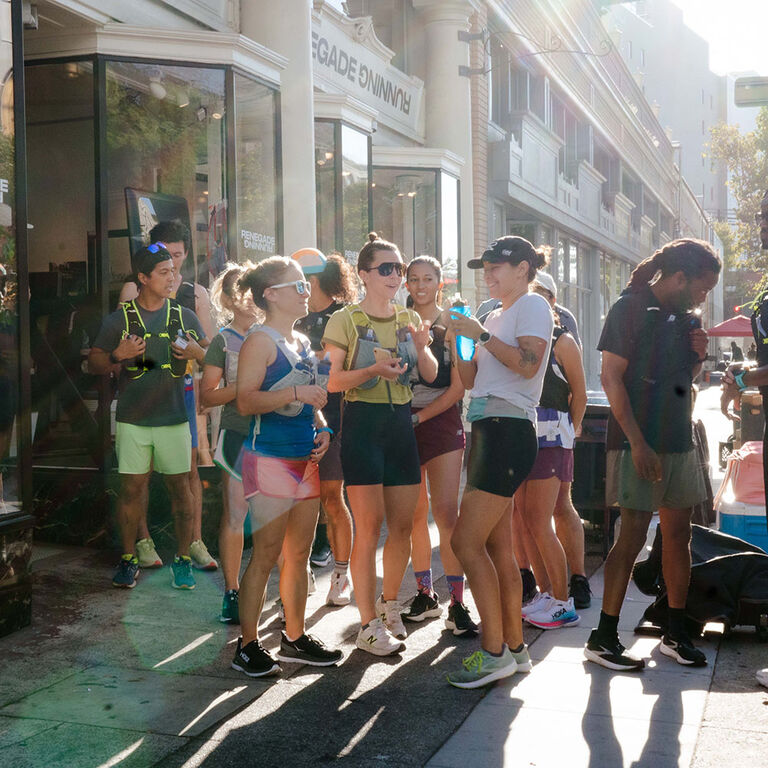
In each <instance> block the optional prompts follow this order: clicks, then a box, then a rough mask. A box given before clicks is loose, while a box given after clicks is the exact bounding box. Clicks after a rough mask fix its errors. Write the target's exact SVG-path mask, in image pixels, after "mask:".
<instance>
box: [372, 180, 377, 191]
mask: <svg viewBox="0 0 768 768" xmlns="http://www.w3.org/2000/svg"><path fill="white" fill-rule="evenodd" d="M375 186H376V182H375V181H372V182H371V189H373V188H374V187H375Z"/></svg>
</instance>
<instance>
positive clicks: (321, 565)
mask: <svg viewBox="0 0 768 768" xmlns="http://www.w3.org/2000/svg"><path fill="white" fill-rule="evenodd" d="M332 562H333V554H331V555H329V556H328V557H326V558H324V559H323V560H319V559H318V560H313V559H312V558H311V557H310V558H309V564H310V565H314V566H315V568H325V566H326V565H330V564H331V563H332Z"/></svg>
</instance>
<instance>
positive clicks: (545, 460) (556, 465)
mask: <svg viewBox="0 0 768 768" xmlns="http://www.w3.org/2000/svg"><path fill="white" fill-rule="evenodd" d="M551 477H556V478H557V479H558V480H559V481H560V482H561V483H572V482H573V449H571V448H561V447H559V446H558V447H556V448H539V453H538V454H537V456H536V461H535V462H534V464H533V469H532V470H531V472H530V474H529V475H528V477H527V479H528V480H549V479H550V478H551Z"/></svg>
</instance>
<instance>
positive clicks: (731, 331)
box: [707, 315, 752, 338]
mask: <svg viewBox="0 0 768 768" xmlns="http://www.w3.org/2000/svg"><path fill="white" fill-rule="evenodd" d="M707 334H708V335H709V336H728V337H730V338H737V337H741V336H752V321H751V320H750V319H749V318H748V317H744V315H736V317H731V318H729V319H728V320H723V322H722V323H718V324H717V325H715V326H714V327H712V328H710V329H709V330H708V331H707Z"/></svg>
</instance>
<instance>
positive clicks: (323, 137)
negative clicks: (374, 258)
mask: <svg viewBox="0 0 768 768" xmlns="http://www.w3.org/2000/svg"><path fill="white" fill-rule="evenodd" d="M315 182H316V185H317V247H318V248H319V249H320V250H321V251H322V252H323V253H331V252H333V251H335V250H336V126H335V124H334V123H330V122H321V121H318V122H316V123H315Z"/></svg>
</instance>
